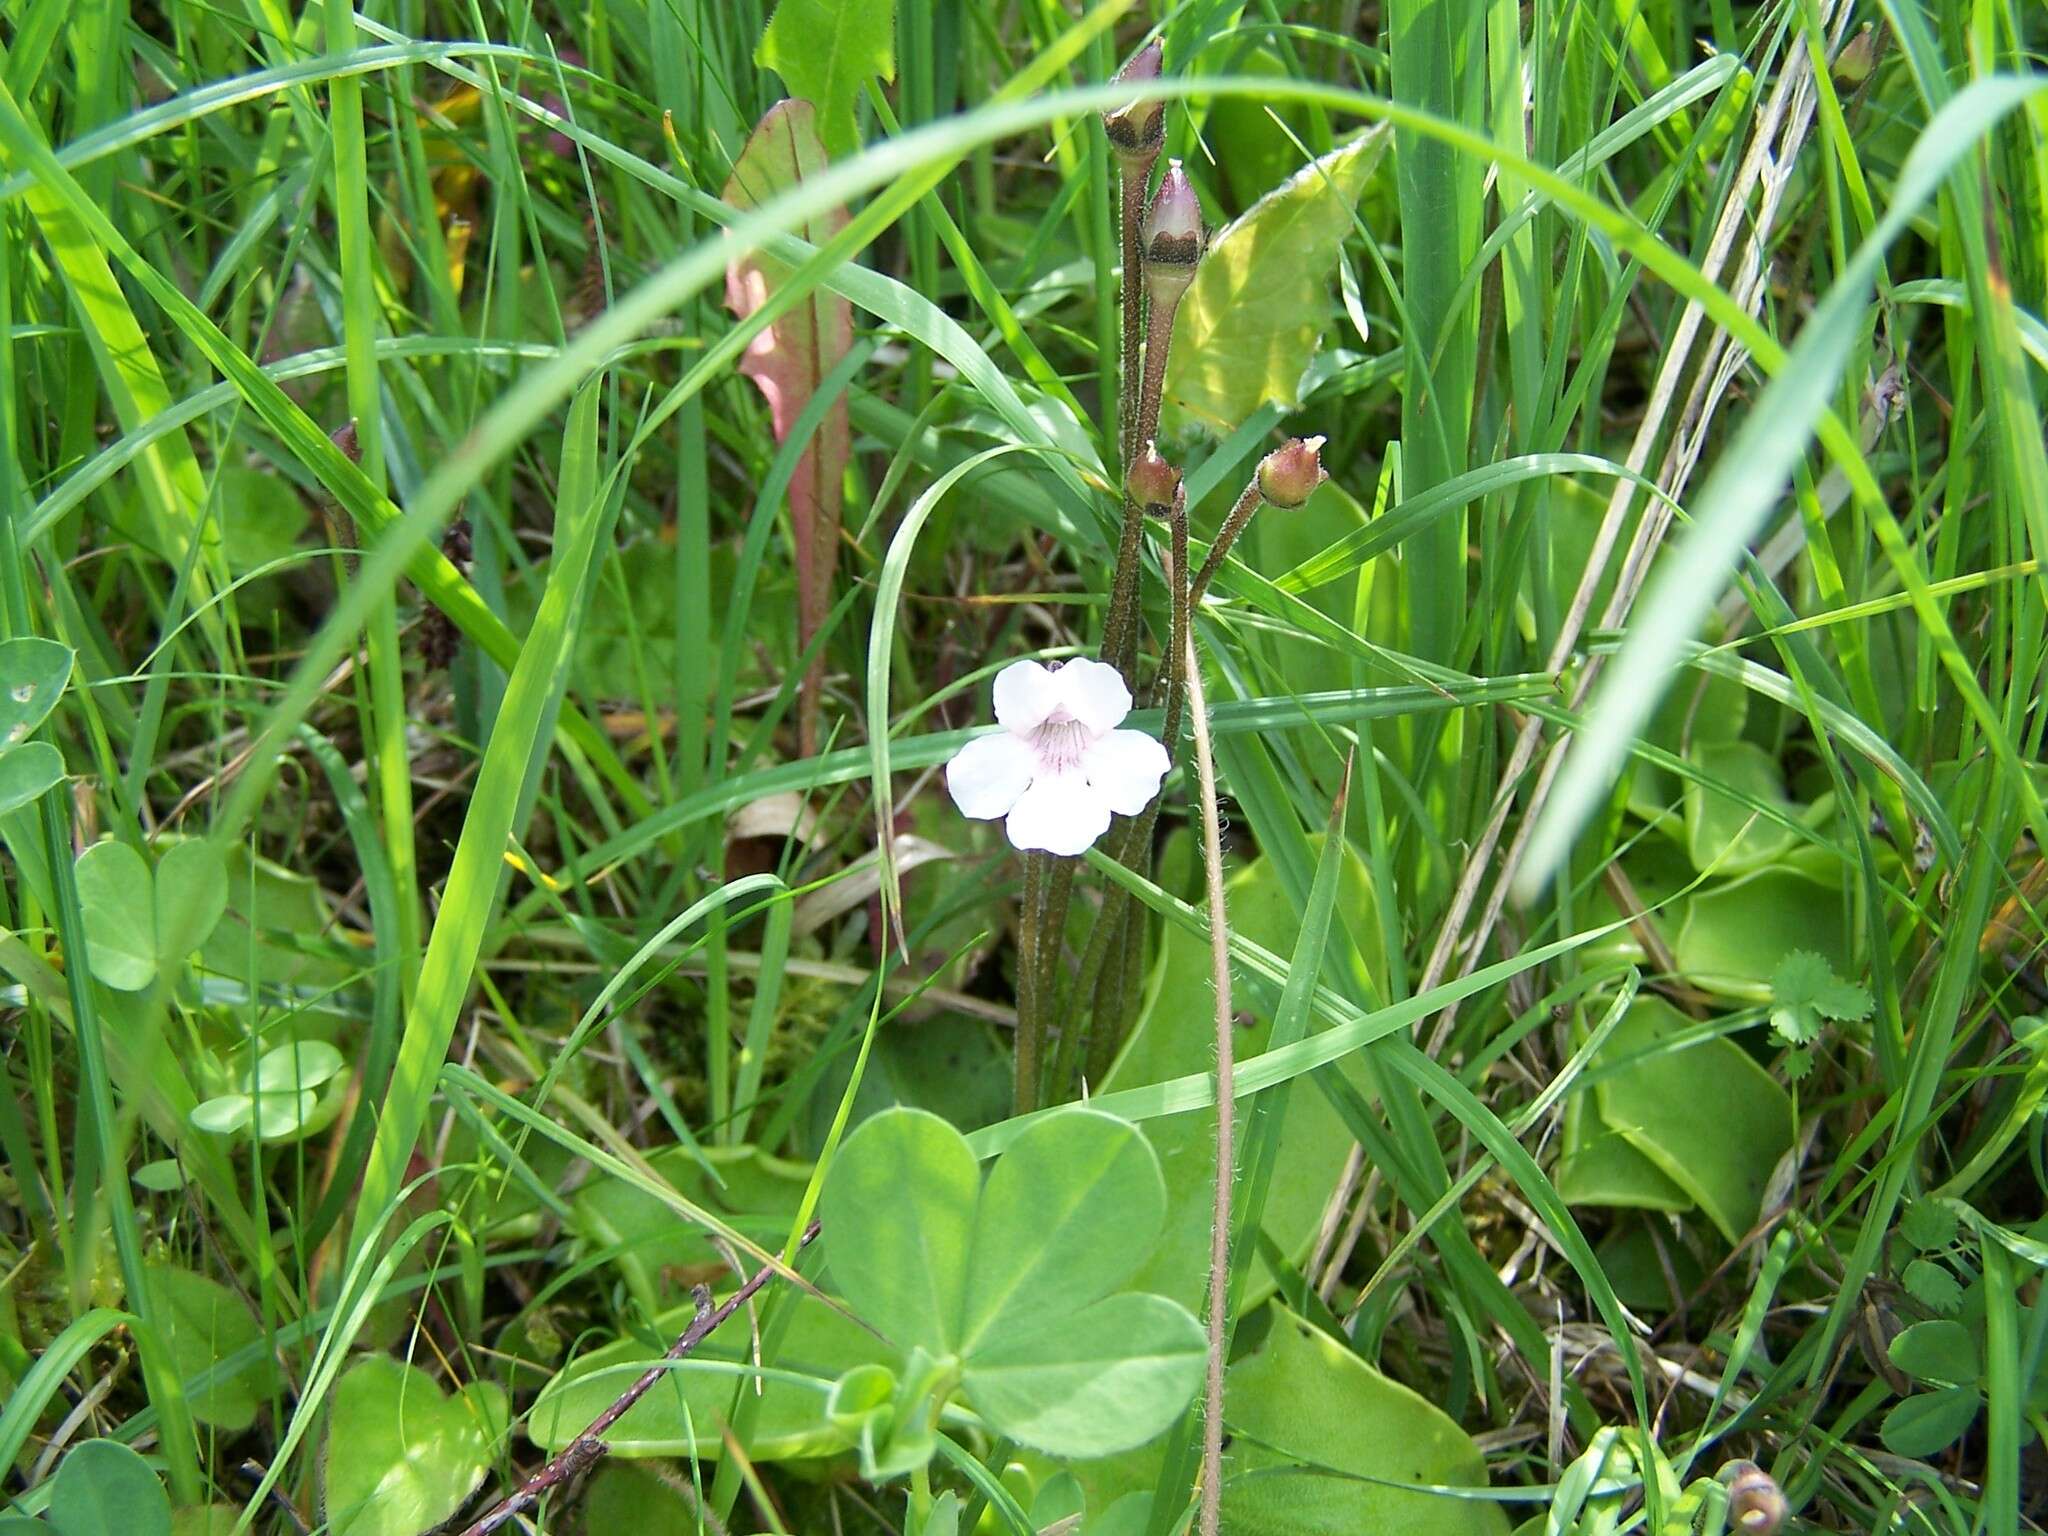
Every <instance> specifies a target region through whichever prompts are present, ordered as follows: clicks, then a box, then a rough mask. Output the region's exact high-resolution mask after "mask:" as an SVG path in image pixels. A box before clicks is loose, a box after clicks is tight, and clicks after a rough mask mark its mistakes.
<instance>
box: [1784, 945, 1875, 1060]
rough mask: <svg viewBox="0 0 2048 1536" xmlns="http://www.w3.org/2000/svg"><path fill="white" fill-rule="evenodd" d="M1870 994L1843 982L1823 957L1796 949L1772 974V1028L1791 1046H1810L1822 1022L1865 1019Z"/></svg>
mask: <svg viewBox="0 0 2048 1536" xmlns="http://www.w3.org/2000/svg"><path fill="white" fill-rule="evenodd" d="M1871 1006H1872V1004H1871V999H1870V993H1869V992H1867V991H1866V990H1864V989H1863V988H1862V987H1859V986H1857V985H1856V984H1855V983H1854V982H1848V981H1844V980H1842V978H1841V977H1839V976H1837V975H1836V974H1835V968H1834V967H1833V966H1832V965H1830V964H1829V963H1828V961H1827V957H1826V956H1824V955H1817V954H1815V953H1814V952H1813V951H1812V950H1810V949H1795V950H1793V951H1792V952H1791V953H1790V954H1788V955H1787V956H1785V958H1784V959H1783V960H1781V961H1779V962H1778V968H1777V970H1775V971H1773V972H1772V973H1771V1027H1772V1028H1773V1029H1775V1030H1777V1032H1778V1034H1779V1035H1780V1036H1781V1037H1783V1039H1784V1040H1785V1041H1786V1042H1787V1043H1788V1044H1791V1045H1810V1044H1812V1043H1813V1040H1814V1039H1815V1037H1816V1036H1818V1035H1819V1034H1820V1029H1821V1021H1822V1020H1823V1019H1832V1020H1834V1021H1835V1022H1837V1023H1846V1022H1853V1021H1855V1020H1857V1019H1867V1018H1869V1017H1870V1010H1871Z"/></svg>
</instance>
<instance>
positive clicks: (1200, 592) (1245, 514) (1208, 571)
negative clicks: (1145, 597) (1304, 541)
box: [1188, 475, 1265, 609]
mask: <svg viewBox="0 0 2048 1536" xmlns="http://www.w3.org/2000/svg"><path fill="white" fill-rule="evenodd" d="M1264 500H1265V498H1264V497H1263V496H1261V495H1260V494H1259V477H1258V476H1257V475H1253V476H1252V478H1251V480H1250V482H1249V483H1248V484H1247V485H1246V486H1245V488H1244V490H1243V492H1242V493H1241V494H1240V495H1239V496H1238V498H1237V504H1236V505H1235V506H1233V507H1232V508H1231V509H1230V515H1229V516H1227V517H1225V518H1224V519H1223V526H1222V527H1221V528H1219V529H1217V530H1216V541H1215V542H1214V543H1213V544H1211V545H1210V546H1209V558H1208V559H1206V560H1204V561H1203V562H1202V568H1201V570H1199V571H1197V572H1196V573H1195V580H1194V585H1193V586H1191V587H1190V588H1189V589H1188V606H1189V607H1190V608H1191V609H1197V608H1200V607H1201V606H1202V598H1203V596H1204V594H1206V593H1207V592H1208V590H1209V583H1210V582H1212V581H1214V580H1215V579H1216V573H1217V572H1218V571H1220V570H1222V569H1223V561H1224V557H1225V556H1227V555H1228V554H1229V553H1230V546H1231V545H1233V544H1235V543H1236V542H1237V538H1238V535H1239V534H1241V533H1243V532H1244V530H1245V526H1246V525H1247V524H1248V523H1250V522H1251V520H1252V514H1253V513H1254V512H1256V511H1258V510H1259V507H1260V505H1261V504H1262V503H1263V502H1264Z"/></svg>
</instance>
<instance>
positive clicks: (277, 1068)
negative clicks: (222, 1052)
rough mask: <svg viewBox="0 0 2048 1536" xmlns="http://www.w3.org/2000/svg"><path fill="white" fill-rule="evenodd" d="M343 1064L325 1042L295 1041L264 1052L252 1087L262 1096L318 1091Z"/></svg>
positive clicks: (340, 1055) (337, 1054)
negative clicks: (301, 1090)
mask: <svg viewBox="0 0 2048 1536" xmlns="http://www.w3.org/2000/svg"><path fill="white" fill-rule="evenodd" d="M346 1064H347V1063H346V1061H345V1060H344V1058H343V1057H342V1054H341V1052H340V1051H338V1050H336V1049H335V1048H334V1047H333V1046H331V1045H329V1044H328V1043H327V1042H326V1041H325V1040H296V1041H293V1042H292V1043H291V1044H290V1045H280V1046H278V1047H277V1048H276V1049H274V1050H269V1051H265V1052H264V1053H263V1057H262V1059H261V1060H260V1061H258V1062H257V1063H256V1082H255V1084H254V1086H255V1087H256V1089H257V1090H258V1091H259V1092H262V1093H275V1092H277V1091H278V1090H280V1089H286V1088H291V1089H299V1088H318V1087H319V1086H320V1085H321V1084H322V1083H324V1082H326V1081H327V1080H328V1079H329V1078H330V1077H332V1076H334V1074H335V1073H337V1072H339V1071H340V1070H341V1069H342V1067H343V1066H345V1065H346Z"/></svg>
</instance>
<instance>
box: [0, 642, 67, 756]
mask: <svg viewBox="0 0 2048 1536" xmlns="http://www.w3.org/2000/svg"><path fill="white" fill-rule="evenodd" d="M70 676H71V647H70V646H68V645H59V644H58V643H57V642H56V641H55V640H43V639H39V638H37V637H35V636H33V635H31V636H25V637H23V638H21V639H18V640H0V748H6V747H12V746H16V745H18V744H19V743H21V742H24V741H27V740H28V738H29V735H30V733H31V732H33V731H34V730H35V728H36V727H37V726H39V725H41V724H42V723H43V721H44V720H45V719H46V718H47V717H48V716H49V713H50V711H51V710H53V709H55V708H56V707H57V699H58V696H59V695H61V694H62V693H63V692H64V683H65V680H66V679H68V678H69V677H70Z"/></svg>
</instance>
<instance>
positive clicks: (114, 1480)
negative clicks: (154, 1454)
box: [49, 1440, 171, 1536]
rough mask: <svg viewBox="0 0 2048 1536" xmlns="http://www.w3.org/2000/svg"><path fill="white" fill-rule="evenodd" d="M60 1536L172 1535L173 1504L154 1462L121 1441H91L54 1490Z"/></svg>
mask: <svg viewBox="0 0 2048 1536" xmlns="http://www.w3.org/2000/svg"><path fill="white" fill-rule="evenodd" d="M49 1521H50V1524H51V1525H52V1526H54V1527H55V1528H56V1531H57V1536H170V1529H171V1501H170V1500H169V1499H168V1498H166V1497H165V1496H164V1489H163V1484H161V1483H159V1482H158V1481H157V1480H156V1474H155V1473H154V1472H152V1471H150V1470H149V1463H148V1462H146V1461H144V1460H143V1459H142V1458H141V1457H140V1456H138V1455H137V1454H136V1453H135V1452H134V1451H132V1450H130V1449H129V1448H128V1447H127V1446H125V1445H122V1444H121V1443H120V1442H119V1441H117V1440H88V1441H86V1442H85V1443H84V1444H83V1445H80V1446H78V1447H77V1448H76V1449H74V1450H73V1451H72V1452H71V1453H70V1454H69V1455H68V1456H66V1457H65V1458H64V1464H63V1465H62V1466H61V1467H59V1468H58V1469H57V1476H56V1479H55V1481H53V1482H52V1483H51V1485H50V1511H49Z"/></svg>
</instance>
